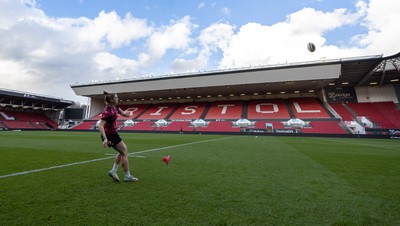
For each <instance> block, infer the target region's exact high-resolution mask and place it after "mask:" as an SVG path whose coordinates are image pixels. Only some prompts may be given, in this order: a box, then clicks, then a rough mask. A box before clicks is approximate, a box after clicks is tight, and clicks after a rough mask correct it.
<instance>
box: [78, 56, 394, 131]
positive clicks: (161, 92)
mask: <svg viewBox="0 0 400 226" xmlns="http://www.w3.org/2000/svg"><path fill="white" fill-rule="evenodd" d="M387 65H389V66H387ZM390 65H393V67H392V66H390ZM399 67H400V53H398V54H395V55H393V56H387V57H383V56H382V55H375V56H363V57H352V58H344V59H336V60H323V61H313V62H302V63H293V64H282V65H265V66H262V65H260V66H259V67H246V68H235V69H221V70H216V71H210V72H206V71H205V72H198V73H182V74H179V75H174V76H171V75H163V76H159V77H158V76H156V77H151V78H147V77H146V78H142V79H134V80H129V79H127V80H124V81H111V82H110V81H108V82H98V83H97V82H96V83H89V84H75V85H71V88H72V89H73V90H74V92H75V93H76V94H77V95H82V96H87V97H89V98H91V99H90V100H91V104H93V105H94V106H95V107H93V108H90V109H93V110H96V111H98V110H99V109H101V104H103V103H102V102H101V99H103V96H102V95H101V92H100V93H99V92H98V90H99V89H108V88H110V90H112V89H114V90H115V89H117V90H119V91H120V92H119V93H118V96H119V99H120V106H121V107H122V108H123V109H129V108H132V109H134V111H133V113H134V114H132V117H129V119H131V120H132V121H130V120H128V121H125V120H126V118H122V117H121V118H119V119H118V120H119V121H120V122H121V123H125V125H124V126H121V130H123V131H154V132H179V131H180V130H181V129H182V130H183V131H187V132H192V133H195V132H205V133H207V132H213V133H214V132H215V133H219V132H220V133H304V134H336V135H344V134H349V135H351V134H358V135H359V134H360V132H362V133H363V134H371V133H373V134H386V135H388V134H400V132H399V131H400V123H399V122H397V121H400V120H398V118H399V114H398V109H397V106H396V105H395V103H398V102H399V98H400V83H399V80H398V77H399V74H400V72H399V71H398V69H397V68H399ZM377 81H378V82H377ZM377 83H378V84H379V85H376V86H372V85H371V84H377ZM94 90H97V91H94ZM372 100H374V101H372ZM364 102H374V103H364ZM376 102H380V103H381V104H382V105H380V104H379V103H376ZM364 105H365V106H364ZM90 115H93V114H90ZM360 116H365V117H366V118H365V117H360ZM98 119H99V117H98V116H97V118H96V117H93V118H92V121H93V122H86V121H87V120H86V121H85V122H84V123H83V125H81V126H80V127H76V128H78V129H79V128H81V129H86V128H88V129H91V128H92V126H90V124H91V123H95V122H96V121H97V120H98ZM367 119H368V120H370V121H372V122H373V123H374V125H375V126H374V127H372V126H371V127H370V126H369V125H370V124H371V125H372V123H368V125H367V124H360V123H359V122H360V120H363V121H364V122H369V121H368V120H367ZM87 123H88V124H89V126H87V125H85V124H87ZM132 124H133V125H132ZM192 124H194V125H196V127H193V126H192ZM391 130H393V131H391Z"/></svg>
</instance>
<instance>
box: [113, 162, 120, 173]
mask: <svg viewBox="0 0 400 226" xmlns="http://www.w3.org/2000/svg"><path fill="white" fill-rule="evenodd" d="M118 166H119V165H118V164H115V163H114V165H113V168H112V169H111V170H112V171H113V172H114V173H116V172H117V170H118Z"/></svg>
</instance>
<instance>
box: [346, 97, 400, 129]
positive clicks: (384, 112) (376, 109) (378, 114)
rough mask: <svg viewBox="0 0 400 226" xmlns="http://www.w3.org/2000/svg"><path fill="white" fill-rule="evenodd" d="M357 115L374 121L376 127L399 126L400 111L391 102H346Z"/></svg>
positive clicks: (395, 127)
mask: <svg viewBox="0 0 400 226" xmlns="http://www.w3.org/2000/svg"><path fill="white" fill-rule="evenodd" d="M347 105H348V106H349V107H350V108H351V109H352V110H353V111H354V112H356V113H357V115H358V116H365V117H367V118H368V119H370V121H372V122H373V123H375V126H377V128H385V129H397V128H400V120H399V119H400V111H399V110H398V109H397V107H396V105H395V104H394V103H393V102H376V103H348V104H347Z"/></svg>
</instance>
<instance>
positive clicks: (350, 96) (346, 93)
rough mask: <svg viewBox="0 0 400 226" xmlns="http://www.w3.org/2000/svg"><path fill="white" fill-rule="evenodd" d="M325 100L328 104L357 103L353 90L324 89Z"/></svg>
mask: <svg viewBox="0 0 400 226" xmlns="http://www.w3.org/2000/svg"><path fill="white" fill-rule="evenodd" d="M325 94H326V99H327V100H328V102H329V103H347V102H357V95H356V92H355V90H354V88H351V87H349V88H340V89H325Z"/></svg>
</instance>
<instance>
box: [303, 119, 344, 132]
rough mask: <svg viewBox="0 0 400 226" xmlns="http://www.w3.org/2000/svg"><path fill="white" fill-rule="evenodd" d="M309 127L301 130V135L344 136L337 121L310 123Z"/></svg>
mask: <svg viewBox="0 0 400 226" xmlns="http://www.w3.org/2000/svg"><path fill="white" fill-rule="evenodd" d="M310 126H311V127H304V128H302V129H301V131H302V132H303V133H322V134H346V133H347V132H346V130H344V129H343V128H342V127H341V126H340V122H338V121H311V122H310Z"/></svg>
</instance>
